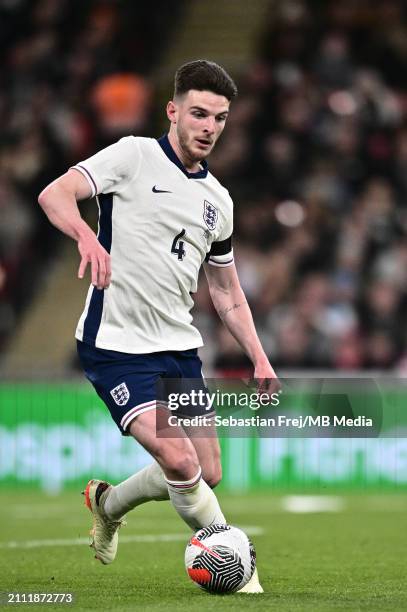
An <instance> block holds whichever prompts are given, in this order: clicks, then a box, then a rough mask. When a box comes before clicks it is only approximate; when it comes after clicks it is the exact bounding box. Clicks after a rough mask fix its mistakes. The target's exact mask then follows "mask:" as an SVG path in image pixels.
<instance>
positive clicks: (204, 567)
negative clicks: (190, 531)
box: [185, 525, 256, 593]
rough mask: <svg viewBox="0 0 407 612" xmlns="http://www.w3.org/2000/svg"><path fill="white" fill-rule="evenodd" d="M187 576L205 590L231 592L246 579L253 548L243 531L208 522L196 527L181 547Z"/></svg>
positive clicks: (251, 565) (251, 568)
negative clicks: (207, 524)
mask: <svg viewBox="0 0 407 612" xmlns="http://www.w3.org/2000/svg"><path fill="white" fill-rule="evenodd" d="M185 567H186V570H187V573H188V575H189V577H190V578H191V580H193V581H194V582H195V584H197V585H198V586H199V587H201V588H202V589H204V590H205V591H208V592H209V593H235V592H236V591H239V590H240V589H241V588H243V587H244V586H245V585H246V584H247V583H248V582H249V580H250V578H251V577H252V575H253V572H254V570H255V567H256V552H255V550H254V546H253V544H252V543H251V541H250V540H249V538H248V537H247V535H246V534H245V533H244V531H242V530H241V529H239V528H238V527H233V526H232V525H211V526H210V527H204V528H203V529H200V530H199V531H197V532H196V533H195V534H194V535H193V536H192V538H191V539H190V540H189V542H188V544H187V547H186V550H185Z"/></svg>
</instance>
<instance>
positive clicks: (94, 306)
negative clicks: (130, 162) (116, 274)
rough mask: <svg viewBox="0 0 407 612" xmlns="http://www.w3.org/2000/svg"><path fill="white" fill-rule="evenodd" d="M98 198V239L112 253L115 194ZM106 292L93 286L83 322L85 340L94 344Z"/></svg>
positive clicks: (102, 195)
mask: <svg viewBox="0 0 407 612" xmlns="http://www.w3.org/2000/svg"><path fill="white" fill-rule="evenodd" d="M98 199H99V208H100V212H99V233H98V240H99V242H100V244H101V245H102V246H103V247H104V248H105V249H106V251H107V252H108V253H110V249H111V247H112V211H113V194H112V193H107V194H104V193H103V194H101V195H99V196H98ZM104 294H105V290H104V289H98V288H97V287H94V288H93V291H92V297H91V298H90V302H89V308H88V313H87V315H86V319H85V322H84V324H83V342H86V343H87V344H91V345H92V346H95V343H96V336H97V334H98V331H99V327H100V322H101V320H102V313H103V299H104Z"/></svg>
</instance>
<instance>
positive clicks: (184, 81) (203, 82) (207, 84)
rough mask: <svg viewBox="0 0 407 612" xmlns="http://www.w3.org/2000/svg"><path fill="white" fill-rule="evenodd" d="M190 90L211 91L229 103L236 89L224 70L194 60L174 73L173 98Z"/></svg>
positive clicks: (202, 61) (211, 64)
mask: <svg viewBox="0 0 407 612" xmlns="http://www.w3.org/2000/svg"><path fill="white" fill-rule="evenodd" d="M190 89H197V90H198V91H212V92H213V93H216V94H218V95H220V96H225V98H227V99H228V100H229V101H230V100H232V98H234V97H235V96H237V87H236V84H235V82H234V81H233V79H232V78H231V77H230V76H229V75H228V73H227V72H226V70H225V69H224V68H222V66H219V64H215V62H210V61H208V60H195V61H193V62H188V63H187V64H183V65H182V66H180V67H179V68H178V70H177V72H176V73H175V87H174V98H175V97H176V96H181V95H183V94H185V93H187V92H188V91H189V90H190Z"/></svg>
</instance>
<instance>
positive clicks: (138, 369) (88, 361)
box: [77, 340, 214, 435]
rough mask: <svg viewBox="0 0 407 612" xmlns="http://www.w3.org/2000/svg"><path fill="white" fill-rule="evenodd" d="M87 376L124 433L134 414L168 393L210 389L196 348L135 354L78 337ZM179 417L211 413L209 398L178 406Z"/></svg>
mask: <svg viewBox="0 0 407 612" xmlns="http://www.w3.org/2000/svg"><path fill="white" fill-rule="evenodd" d="M77 347H78V354H79V358H80V361H81V364H82V367H83V369H84V371H85V375H86V378H87V379H88V380H89V381H90V382H91V383H92V385H93V386H94V388H95V389H96V392H97V393H98V395H99V396H100V397H101V398H102V400H103V401H104V403H105V404H106V406H107V407H108V408H109V411H110V414H111V415H112V418H113V420H114V422H115V423H116V425H117V426H118V428H119V429H120V431H121V433H122V434H123V435H128V427H129V425H130V423H131V422H132V421H133V419H134V418H135V417H137V416H138V415H139V414H142V413H143V412H146V411H147V410H152V409H155V408H157V407H159V406H162V407H167V401H168V396H169V394H171V393H172V394H180V393H190V392H191V391H192V390H195V391H196V392H199V391H201V392H202V393H206V392H207V387H206V385H205V381H204V379H203V376H202V362H201V360H200V358H199V357H198V350H197V349H189V350H186V351H161V352H157V353H145V354H142V355H134V354H130V353H120V352H118V351H109V350H105V349H100V348H96V347H94V346H91V345H90V344H86V343H84V342H80V341H79V340H78V341H77ZM174 414H176V416H177V417H178V418H180V419H182V418H191V417H194V416H203V415H204V416H208V417H210V416H212V415H213V414H214V411H213V410H212V411H210V410H207V404H206V402H201V403H197V405H196V404H194V405H191V404H190V405H187V406H183V407H179V408H177V410H176V412H174Z"/></svg>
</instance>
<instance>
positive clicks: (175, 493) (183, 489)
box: [130, 411, 226, 530]
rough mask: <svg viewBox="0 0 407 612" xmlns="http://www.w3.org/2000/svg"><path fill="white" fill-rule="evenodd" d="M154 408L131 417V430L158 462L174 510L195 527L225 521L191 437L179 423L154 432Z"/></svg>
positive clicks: (198, 527)
mask: <svg viewBox="0 0 407 612" xmlns="http://www.w3.org/2000/svg"><path fill="white" fill-rule="evenodd" d="M155 412H156V411H150V412H148V413H144V414H142V415H140V416H139V417H137V418H136V419H134V421H133V422H132V423H131V425H130V433H131V435H132V436H133V437H134V438H135V439H136V440H137V441H138V442H140V444H142V445H143V446H144V448H146V450H147V451H148V452H149V453H150V454H151V455H152V456H153V457H154V458H155V459H156V461H157V462H158V463H159V465H160V467H161V469H162V471H163V473H164V476H165V480H166V484H167V487H168V493H169V497H170V500H171V502H172V504H173V506H174V508H175V510H176V511H177V512H178V514H179V515H180V517H181V518H182V519H183V520H184V521H185V522H186V523H187V524H188V525H189V526H190V527H191V529H194V530H196V529H200V528H201V527H206V526H208V525H211V524H213V523H225V522H226V521H225V517H224V516H223V514H222V511H221V509H220V507H219V503H218V500H217V498H216V496H215V494H214V493H213V491H212V490H211V488H210V487H209V486H208V485H207V484H206V482H205V481H204V480H203V478H202V470H201V466H200V465H199V459H198V456H197V454H196V451H195V448H194V446H193V444H192V443H191V440H190V439H189V438H188V437H187V436H186V434H185V432H184V431H183V429H182V428H181V427H174V426H172V427H171V435H170V436H168V437H163V436H159V435H157V430H156V427H157V424H156V414H155Z"/></svg>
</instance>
